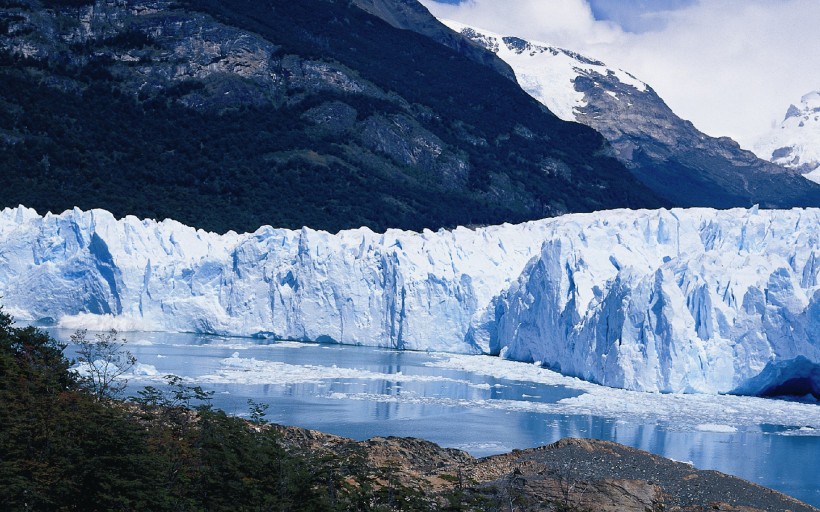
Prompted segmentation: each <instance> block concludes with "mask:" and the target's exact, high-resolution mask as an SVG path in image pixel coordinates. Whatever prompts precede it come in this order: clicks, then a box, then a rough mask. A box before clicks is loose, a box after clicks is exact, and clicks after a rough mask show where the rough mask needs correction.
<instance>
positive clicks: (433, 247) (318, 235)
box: [0, 207, 820, 393]
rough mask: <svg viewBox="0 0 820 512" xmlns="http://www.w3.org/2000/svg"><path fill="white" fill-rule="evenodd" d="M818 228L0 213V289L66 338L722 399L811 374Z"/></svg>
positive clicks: (23, 313)
mask: <svg viewBox="0 0 820 512" xmlns="http://www.w3.org/2000/svg"><path fill="white" fill-rule="evenodd" d="M818 220H820V210H818V209H795V210H788V211H783V210H780V211H774V210H773V211H765V210H760V211H758V210H757V209H756V208H753V209H751V210H742V209H735V210H725V211H717V210H711V209H690V210H671V211H667V210H657V211H646V210H642V211H630V210H617V211H604V212H598V213H592V214H575V215H567V216H563V217H560V218H553V219H546V220H541V221H535V222H529V223H525V224H520V225H502V226H491V227H486V228H480V229H467V228H457V229H455V230H452V231H444V230H441V231H438V232H432V231H424V232H422V233H414V232H407V231H398V230H389V231H387V232H386V233H384V234H377V233H374V232H372V231H370V230H368V229H356V230H348V231H342V232H340V233H338V234H335V235H334V234H330V233H326V232H322V231H314V230H311V229H307V228H305V229H302V230H299V231H291V230H284V229H273V228H270V227H263V228H260V229H259V230H257V231H256V232H255V233H250V234H242V235H240V234H236V233H228V234H226V235H217V234H213V233H206V232H204V231H198V230H195V229H193V228H189V227H186V226H183V225H181V224H179V223H176V222H174V221H163V222H155V221H152V220H139V219H136V218H134V217H126V218H124V219H122V220H116V219H114V217H113V216H112V215H111V214H109V213H108V212H105V211H101V210H94V211H88V212H84V211H80V210H76V209H75V210H73V211H68V212H65V213H63V214H60V215H52V214H48V215H46V216H42V217H41V216H39V215H38V214H37V213H36V212H34V211H33V210H30V209H26V208H23V207H18V208H15V209H5V210H3V211H2V212H0V295H2V297H3V299H2V303H3V304H4V305H5V308H6V310H7V311H9V312H11V313H13V314H14V315H15V316H17V317H18V319H29V320H51V321H55V322H58V323H60V324H62V325H65V326H72V327H74V326H80V325H83V324H85V325H87V326H89V327H91V328H93V327H98V326H105V325H106V324H109V323H116V325H118V326H120V327H121V328H123V327H124V328H130V329H144V330H176V331H194V332H205V333H215V334H232V335H242V336H260V337H275V338H288V339H297V340H314V341H327V342H340V343H350V344H364V345H378V346H385V347H395V348H404V349H414V350H442V351H452V352H468V353H469V352H486V353H492V354H501V355H503V356H504V357H507V358H511V359H517V360H523V361H540V362H541V364H543V365H545V366H548V367H551V368H555V369H560V371H561V372H563V373H566V374H569V375H575V376H579V377H582V378H584V379H587V380H590V381H594V382H598V383H602V384H606V385H610V386H616V387H624V388H628V389H636V390H647V391H681V392H709V393H715V392H728V391H732V390H736V389H741V388H742V386H744V385H746V384H747V383H749V382H750V381H751V379H753V378H755V377H758V381H754V382H755V386H756V389H763V388H766V389H770V388H771V387H772V386H776V384H777V383H774V382H763V383H761V382H760V378H765V376H766V375H772V376H774V377H772V378H775V379H776V378H777V376H778V375H786V376H788V375H791V376H794V375H795V372H796V371H797V369H800V372H802V373H800V375H803V374H806V375H814V374H815V373H817V372H814V373H812V372H813V370H812V368H813V367H814V366H816V365H818V363H820V293H818V290H820V287H819V286H818V273H819V272H820V250H818V238H820V229H818ZM772 364H774V365H776V367H777V368H778V369H779V371H778V372H772V371H769V372H767V373H764V369H766V367H767V365H768V366H769V368H772ZM790 365H793V366H794V368H796V369H795V370H789V368H790ZM807 365H808V366H807ZM806 368H808V370H806ZM761 376H762V377H761Z"/></svg>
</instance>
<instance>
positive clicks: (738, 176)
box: [446, 21, 820, 208]
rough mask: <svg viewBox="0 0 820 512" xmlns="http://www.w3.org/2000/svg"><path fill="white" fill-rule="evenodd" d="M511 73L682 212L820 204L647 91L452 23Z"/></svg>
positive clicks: (562, 55)
mask: <svg viewBox="0 0 820 512" xmlns="http://www.w3.org/2000/svg"><path fill="white" fill-rule="evenodd" d="M446 23H447V24H448V25H449V26H450V27H451V28H453V29H454V30H456V31H458V32H460V33H461V34H462V35H464V36H466V37H469V38H471V39H472V40H474V41H476V42H477V43H479V44H482V45H483V46H484V47H485V48H487V49H488V50H490V51H493V52H495V53H496V54H497V55H498V56H499V57H501V58H502V59H503V60H504V61H506V62H507V63H509V64H510V66H512V68H513V70H514V71H515V73H516V77H517V78H518V81H519V83H520V84H521V86H522V87H523V88H524V90H526V91H527V92H529V93H530V94H531V95H532V96H533V97H534V98H536V99H538V100H539V101H541V102H542V103H543V104H544V105H546V106H547V107H548V108H549V109H550V110H551V111H552V112H555V113H556V114H557V115H558V116H559V117H561V118H562V119H565V120H571V121H577V122H579V123H583V124H585V125H587V126H591V127H592V128H595V129H596V130H598V131H599V132H600V133H602V134H603V135H604V137H606V138H607V140H608V141H609V142H610V143H611V144H612V146H613V147H614V149H615V151H616V154H617V157H618V159H619V160H621V161H622V162H623V163H624V164H625V165H626V166H627V167H628V168H629V169H630V170H631V171H632V173H633V174H634V175H635V177H637V178H638V179H639V180H640V181H641V182H642V183H644V184H645V185H647V186H648V187H649V188H651V189H652V190H653V191H654V192H656V193H657V194H659V195H660V196H661V197H663V198H665V199H667V200H669V201H670V202H672V203H674V204H676V205H680V206H712V207H717V208H726V207H733V206H751V205H752V204H760V205H761V206H764V207H768V208H790V207H793V206H818V205H820V187H817V186H815V184H812V183H806V182H805V180H803V179H802V178H801V177H800V175H799V173H797V172H794V171H790V170H784V169H783V168H781V167H779V166H777V165H773V164H771V163H770V162H767V161H764V160H761V159H759V158H757V157H756V156H755V155H754V154H753V153H752V152H750V151H744V150H742V149H741V148H740V146H739V145H738V144H737V143H736V142H734V141H733V140H731V139H729V138H725V137H724V138H714V137H710V136H708V135H705V134H704V133H702V132H700V131H698V130H697V128H695V126H694V125H692V123H691V122H689V121H685V120H683V119H681V118H679V117H678V116H677V115H675V113H674V112H673V111H672V110H671V109H670V108H669V107H668V106H667V105H666V103H664V102H663V100H662V99H661V98H660V97H659V96H658V95H657V94H656V93H655V91H654V90H653V89H652V88H651V87H650V86H648V85H647V84H645V83H643V82H641V81H640V80H638V79H636V78H635V77H633V76H632V75H630V74H629V73H627V72H624V71H622V70H617V69H612V68H609V67H607V66H606V64H604V63H603V62H600V61H598V60H595V59H591V58H588V57H585V56H583V55H579V54H577V53H575V52H572V51H569V50H565V49H562V48H555V47H552V46H549V45H547V44H544V43H538V42H530V41H525V40H523V39H520V38H517V37H508V36H503V35H498V34H493V33H491V32H487V31H485V30H481V29H475V28H471V27H467V26H465V25H463V24H460V23H457V22H451V21H447V22H446Z"/></svg>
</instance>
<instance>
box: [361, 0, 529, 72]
mask: <svg viewBox="0 0 820 512" xmlns="http://www.w3.org/2000/svg"><path fill="white" fill-rule="evenodd" d="M353 3H354V4H355V5H357V6H358V7H359V8H361V9H363V10H365V11H367V12H369V13H370V14H373V15H375V16H378V17H379V18H381V19H383V20H384V21H386V22H387V23H389V24H391V25H393V26H394V27H396V28H401V29H405V30H412V31H414V32H418V33H419V34H422V35H424V36H427V37H429V38H430V39H432V40H434V41H437V42H439V43H441V44H443V45H444V46H448V47H450V48H452V49H454V50H456V51H457V52H459V53H461V54H462V55H464V56H466V57H467V58H468V59H470V60H473V61H475V62H478V63H479V64H483V65H485V66H487V67H489V68H491V69H493V70H495V71H497V72H498V73H501V74H502V75H503V76H505V77H507V78H509V79H510V80H512V81H515V73H513V70H512V69H511V68H510V66H508V65H507V63H505V62H504V61H503V60H501V59H499V58H498V57H497V56H496V55H495V54H493V53H492V52H489V51H487V50H486V49H485V48H484V47H482V46H480V45H478V44H476V43H474V42H473V41H471V40H470V39H468V38H466V37H464V36H462V35H461V34H458V33H457V32H455V31H453V30H450V29H449V28H447V27H446V26H444V25H443V24H442V23H441V22H440V21H438V20H437V19H436V18H435V17H434V16H433V15H432V14H430V11H428V10H427V9H426V8H425V7H424V6H423V5H421V4H420V3H418V2H417V1H416V0H354V2H353Z"/></svg>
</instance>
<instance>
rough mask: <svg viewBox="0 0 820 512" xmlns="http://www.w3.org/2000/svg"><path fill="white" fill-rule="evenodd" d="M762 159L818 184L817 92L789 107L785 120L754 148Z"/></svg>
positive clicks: (819, 121) (819, 130)
mask: <svg viewBox="0 0 820 512" xmlns="http://www.w3.org/2000/svg"><path fill="white" fill-rule="evenodd" d="M753 149H754V151H755V153H757V154H758V155H759V156H760V157H761V158H764V159H766V160H770V161H772V162H774V163H776V164H778V165H781V166H783V167H787V168H791V169H795V170H796V171H798V172H800V173H801V174H803V176H804V177H805V178H807V179H809V180H811V181H814V182H816V183H820V91H812V92H809V93H807V94H804V95H803V96H802V97H801V98H800V104H799V105H789V108H788V110H787V111H786V117H785V118H784V119H783V122H782V123H780V124H779V125H778V126H777V127H775V128H774V129H773V130H772V131H770V132H769V133H767V134H765V135H763V136H762V137H761V138H760V139H758V141H757V142H756V143H755V145H754V148H753Z"/></svg>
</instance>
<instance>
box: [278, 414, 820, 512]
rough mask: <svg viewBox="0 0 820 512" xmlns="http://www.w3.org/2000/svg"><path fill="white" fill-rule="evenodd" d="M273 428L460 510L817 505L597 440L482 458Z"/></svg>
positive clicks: (638, 511) (612, 511) (380, 481)
mask: <svg viewBox="0 0 820 512" xmlns="http://www.w3.org/2000/svg"><path fill="white" fill-rule="evenodd" d="M272 428H275V429H277V430H278V431H279V432H280V433H281V435H282V439H283V442H284V443H285V445H286V446H288V447H289V448H290V449H291V450H298V451H301V452H303V453H304V452H305V451H307V452H308V453H311V454H314V455H324V459H325V460H334V459H332V458H331V457H337V458H339V460H336V463H340V464H341V465H343V466H344V465H345V462H344V461H345V460H354V459H355V460H358V467H359V468H361V471H360V472H359V473H357V474H356V475H355V476H353V478H355V479H356V480H357V481H361V480H365V481H366V480H370V481H373V482H376V485H377V489H383V490H387V489H390V488H394V489H402V490H404V492H405V493H408V494H410V495H414V496H419V497H423V499H426V500H429V502H430V503H431V504H436V505H434V506H433V508H437V509H438V508H441V509H447V508H446V507H447V506H448V505H449V506H450V507H453V508H455V507H456V506H458V507H459V508H457V510H508V509H513V510H522V511H586V512H646V511H648V510H651V511H655V510H666V511H677V512H696V511H697V512H700V511H703V510H723V511H735V512H737V511H744V512H756V511H761V512H762V511H769V510H782V511H792V512H798V511H801V512H802V511H805V512H811V511H814V510H816V509H814V508H813V507H811V506H809V505H806V504H804V503H801V502H799V501H797V500H794V499H792V498H789V497H788V496H784V495H782V494H780V493H778V492H775V491H772V490H770V489H766V488H763V487H760V486H758V485H755V484H752V483H749V482H746V481H744V480H741V479H739V478H735V477H732V476H728V475H724V474H722V473H719V472H717V471H699V470H697V469H695V468H693V467H692V466H691V465H689V464H685V463H681V462H674V461H671V460H668V459H664V458H663V457H658V456H656V455H652V454H650V453H647V452H644V451H641V450H636V449H634V448H629V447H626V446H622V445H619V444H616V443H612V442H608V441H598V440H595V439H563V440H561V441H558V442H556V443H554V444H551V445H549V446H544V447H540V448H534V449H528V450H514V451H513V452H512V453H509V454H503V455H495V456H491V457H486V458H482V459H476V458H473V457H471V456H470V455H468V454H467V453H464V452H461V451H459V450H455V449H445V448H441V447H439V446H437V445H435V444H433V443H429V442H426V441H421V440H418V439H412V438H393V437H391V438H373V439H369V440H367V441H360V442H355V441H351V440H349V439H344V438H339V437H336V436H330V435H327V434H322V433H320V432H316V431H308V430H303V429H298V428H293V427H280V426H273V427H272ZM328 456H330V457H328ZM357 457H358V459H357ZM351 465H352V464H349V463H348V464H347V466H351ZM394 492H396V493H397V494H398V491H394ZM397 508H398V509H402V506H401V505H399V506H398V507H397ZM448 510H449V509H448Z"/></svg>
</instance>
